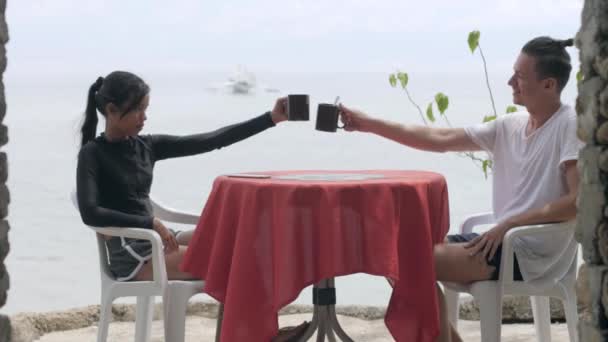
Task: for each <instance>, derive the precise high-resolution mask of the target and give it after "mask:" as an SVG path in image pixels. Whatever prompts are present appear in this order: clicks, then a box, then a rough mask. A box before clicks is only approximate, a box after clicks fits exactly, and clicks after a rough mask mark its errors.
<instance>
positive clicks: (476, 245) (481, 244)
mask: <svg viewBox="0 0 608 342" xmlns="http://www.w3.org/2000/svg"><path fill="white" fill-rule="evenodd" d="M511 228H513V225H511V224H508V223H500V224H498V225H497V226H495V227H494V228H492V229H490V230H488V231H487V232H485V233H483V234H481V235H479V236H478V237H476V238H475V239H473V240H471V241H470V242H469V243H467V244H466V245H465V246H464V248H467V249H470V250H471V256H475V255H478V254H480V255H481V256H482V257H483V259H485V260H487V261H490V260H492V258H493V257H494V254H496V250H497V249H498V246H500V244H501V243H502V239H503V238H504V237H505V234H506V233H507V231H509V229H511Z"/></svg>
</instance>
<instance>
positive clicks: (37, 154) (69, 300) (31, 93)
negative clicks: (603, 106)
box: [2, 72, 576, 314]
mask: <svg viewBox="0 0 608 342" xmlns="http://www.w3.org/2000/svg"><path fill="white" fill-rule="evenodd" d="M56 75H58V73H57V74H56ZM97 76H98V75H82V74H70V75H69V76H65V77H59V76H56V77H31V76H30V77H18V75H11V74H10V73H9V74H8V76H7V78H6V79H5V86H6V98H7V104H8V112H7V117H6V118H5V124H6V125H8V127H9V139H10V142H9V144H8V145H7V146H6V147H5V148H4V149H5V151H6V152H7V153H8V158H9V168H10V169H9V170H10V171H9V180H8V183H9V188H10V191H11V204H10V207H9V217H8V220H9V222H10V225H11V231H10V235H9V238H10V242H11V252H10V254H9V256H8V259H7V267H8V270H9V273H10V277H11V289H10V292H9V297H8V303H7V305H6V306H5V307H4V308H3V309H2V311H3V312H5V313H9V314H13V313H18V312H25V311H36V312H43V311H50V310H61V309H67V308H72V307H79V306H84V305H91V304H98V303H99V296H100V294H99V269H98V261H97V250H96V244H95V237H94V234H93V232H92V231H90V230H89V229H88V228H86V227H85V226H84V225H83V224H82V223H81V221H80V217H79V215H78V213H77V212H76V210H75V209H74V207H73V206H72V203H71V202H70V197H69V195H70V191H72V189H74V187H75V166H76V155H77V152H78V140H79V135H78V130H79V121H80V119H81V118H82V112H83V111H84V107H85V100H86V92H87V90H88V86H89V85H90V84H91V83H92V82H94V81H95V79H96V78H97ZM141 76H142V77H143V78H144V79H145V80H146V81H147V82H148V83H149V84H150V86H151V88H152V91H151V104H150V108H149V110H148V120H147V122H146V127H145V128H144V131H143V132H142V133H143V134H145V133H167V134H188V133H197V132H205V131H210V130H213V129H216V128H219V127H221V126H223V125H227V124H231V123H235V122H239V121H242V120H246V119H249V118H251V117H253V116H255V115H259V114H261V113H263V112H265V111H267V110H270V109H271V108H272V106H273V105H274V101H275V100H276V98H277V97H279V96H284V95H286V94H290V93H291V94H297V93H304V94H309V95H310V100H311V103H310V105H311V118H313V120H311V121H310V122H286V123H284V124H281V125H279V126H278V127H276V128H274V129H271V130H268V131H265V132H263V133H261V134H259V135H257V136H254V137H252V138H250V139H248V140H246V141H244V142H241V143H238V144H235V145H233V146H230V147H228V148H225V149H222V150H219V151H213V152H210V153H207V154H203V155H199V156H195V157H188V158H179V159H174V160H168V161H163V162H159V163H158V164H157V166H156V171H155V178H154V184H153V187H152V193H153V194H154V196H155V197H156V198H158V199H160V200H161V201H162V202H164V203H167V204H169V205H170V206H172V207H175V208H180V209H184V210H187V211H193V212H200V211H201V210H202V208H203V206H204V203H205V200H206V198H207V196H208V194H209V191H210V189H211V185H212V182H213V179H214V178H215V177H216V176H218V175H220V174H225V173H235V172H251V171H267V170H292V169H298V170H305V169H314V170H323V169H332V170H334V169H337V170H363V169H403V170H429V171H434V172H439V173H441V174H443V175H444V176H445V178H446V179H447V182H448V188H449V197H450V218H451V228H450V230H451V232H454V231H455V230H456V229H457V226H458V223H459V222H460V221H461V220H462V219H463V218H464V217H465V216H466V215H468V214H472V213H477V212H483V211H488V210H490V209H491V180H490V179H485V177H484V175H483V173H482V171H481V169H480V168H479V167H478V166H477V165H475V164H473V162H472V161H471V160H470V159H468V158H466V157H463V156H461V155H459V154H455V153H445V154H437V153H428V152H422V151H417V150H413V149H411V148H408V147H405V146H402V145H399V144H397V143H394V142H391V141H387V140H384V139H381V138H379V137H377V136H373V135H370V134H364V133H348V132H344V131H339V132H337V133H335V134H332V133H323V132H318V131H315V130H314V115H315V113H316V106H317V104H318V103H321V102H333V101H334V99H335V98H336V96H340V99H341V101H342V102H343V103H344V104H345V105H347V106H351V107H355V108H359V109H362V110H364V111H366V112H368V113H369V114H371V115H374V116H377V117H381V118H384V119H388V120H393V121H399V122H406V123H418V124H420V123H421V119H420V117H419V115H418V113H417V112H416V109H415V107H413V106H412V105H411V104H410V103H409V102H408V100H407V97H406V95H405V93H404V92H403V91H402V90H400V89H393V88H391V87H390V85H389V82H388V72H387V73H380V72H378V73H371V72H370V73H363V72H352V73H345V72H344V73H327V72H319V73H298V72H294V73H272V72H265V73H256V76H257V81H258V84H259V86H258V88H257V89H255V90H254V91H253V92H252V93H251V94H247V95H235V94H232V93H230V92H229V91H226V89H224V88H222V86H221V85H222V83H223V82H224V81H225V79H226V78H227V77H228V75H227V73H221V72H213V73H209V72H208V73H204V72H189V73H186V72H175V73H157V74H156V73H150V74H142V75H141ZM509 76H510V75H509V73H508V72H504V73H499V74H491V79H492V81H493V83H492V86H493V90H494V94H495V96H496V103H497V105H498V107H499V108H498V110H499V112H504V109H505V108H506V106H507V105H509V104H511V103H510V94H511V90H510V88H509V87H507V85H506V82H507V79H508V77H509ZM571 83H572V82H571ZM265 88H272V89H276V91H266V90H265ZM409 89H410V92H411V94H412V96H413V98H414V99H416V101H417V102H418V103H419V104H420V106H421V107H422V108H423V109H426V106H427V104H428V103H429V102H430V101H432V99H433V97H434V95H435V93H436V92H439V91H441V92H443V93H445V94H446V95H448V96H449V99H450V106H449V108H448V111H447V115H448V117H449V119H450V121H451V123H452V124H453V125H454V126H465V125H472V124H475V123H479V122H481V120H482V118H483V116H485V115H490V114H491V113H492V110H491V105H490V100H489V97H488V95H487V89H486V88H485V80H484V79H483V74H482V73H481V72H480V73H465V72H462V73H459V72H452V73H449V74H442V73H410V87H409ZM575 96H576V87H575V85H573V84H570V85H569V86H568V88H567V89H566V91H565V93H564V97H563V99H564V102H566V103H571V104H572V103H574V99H575ZM435 114H436V116H438V117H439V115H438V113H437V111H436V110H435ZM439 119H441V118H439ZM438 125H439V126H445V123H444V122H443V121H442V120H439V121H438ZM99 127H100V128H102V127H103V121H100V125H99ZM336 287H337V294H338V303H339V304H360V305H386V304H387V303H388V299H389V297H390V288H389V286H388V284H387V282H386V281H385V280H384V279H383V278H381V277H375V276H371V275H365V274H357V275H351V276H345V277H340V278H338V279H337V281H336ZM197 298H199V299H201V300H205V299H209V298H208V297H206V296H205V295H200V296H198V297H197ZM123 301H124V300H123ZM311 301H312V299H311V291H310V289H306V290H305V291H303V292H302V294H301V295H300V297H299V298H298V299H297V300H296V302H297V303H308V304H310V303H311ZM127 302H128V300H127Z"/></svg>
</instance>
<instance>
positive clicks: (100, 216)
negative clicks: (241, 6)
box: [77, 71, 286, 281]
mask: <svg viewBox="0 0 608 342" xmlns="http://www.w3.org/2000/svg"><path fill="white" fill-rule="evenodd" d="M149 93H150V88H149V87H148V85H147V84H146V83H145V82H144V81H143V80H142V79H141V78H140V77H138V76H136V75H134V74H132V73H129V72H124V71H114V72H112V73H110V74H109V75H108V76H106V77H105V78H103V77H99V78H98V79H97V81H96V82H95V83H94V84H93V85H91V87H90V89H89V94H88V101H87V107H86V112H85V120H84V123H83V126H82V130H81V132H82V143H81V148H80V153H79V155H78V168H77V195H78V206H79V208H80V215H81V217H82V220H83V221H84V223H85V224H87V225H90V226H98V227H102V226H118V227H139V228H148V229H154V230H155V231H156V232H157V233H158V234H159V235H160V237H161V239H162V241H163V245H164V247H165V261H166V265H167V276H168V278H169V279H191V278H192V276H191V275H190V274H188V273H184V272H181V271H180V270H179V264H180V263H181V261H182V258H183V256H184V253H185V251H186V247H185V246H186V245H188V242H189V241H190V238H191V236H192V232H183V233H176V232H174V231H172V230H169V229H168V228H167V227H165V225H164V224H163V223H162V222H161V221H160V220H158V219H157V218H155V217H154V215H153V211H152V206H151V204H150V198H149V194H150V187H151V185H152V171H153V169H154V164H155V163H156V161H159V160H163V159H168V158H175V157H183V156H191V155H195V154H199V153H204V152H209V151H212V150H215V149H219V148H222V147H225V146H228V145H231V144H233V143H235V142H238V141H241V140H244V139H246V138H248V137H250V136H252V135H255V134H257V133H260V132H262V131H264V130H266V129H268V128H270V127H272V126H274V125H276V124H277V123H279V122H281V121H284V120H286V115H285V109H284V108H285V98H280V99H278V100H277V101H276V104H275V106H274V109H273V110H272V111H269V112H266V113H264V114H262V115H260V116H258V117H256V118H253V119H251V120H248V121H245V122H242V123H239V124H235V125H231V126H227V127H224V128H221V129H218V130H216V131H213V132H209V133H203V134H195V135H188V136H170V135H139V132H140V131H141V130H142V129H143V127H144V122H145V121H146V119H147V117H146V109H147V108H148V104H149V102H150V94H149ZM97 111H99V113H101V114H102V115H103V116H104V117H105V122H106V127H105V131H104V132H103V133H101V135H99V136H97V137H95V135H96V128H97V121H98V120H97ZM106 246H107V248H108V254H109V263H110V270H111V271H112V272H113V274H114V275H115V276H116V278H117V279H118V280H122V281H127V280H150V279H152V264H151V263H149V262H147V261H148V260H149V259H150V256H151V251H152V247H151V244H150V242H149V241H147V240H139V239H128V238H122V237H106Z"/></svg>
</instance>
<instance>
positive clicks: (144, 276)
mask: <svg viewBox="0 0 608 342" xmlns="http://www.w3.org/2000/svg"><path fill="white" fill-rule="evenodd" d="M181 235H183V234H179V236H180V237H181ZM185 253H186V246H179V249H178V250H176V251H173V252H171V253H168V254H165V264H166V266H167V278H168V279H169V280H189V279H195V277H194V276H192V275H191V274H190V273H186V272H182V271H180V270H179V265H180V264H181V262H182V260H183V259H184V254H185ZM152 275H153V272H152V263H151V262H148V263H146V264H145V265H144V266H143V267H142V268H141V269H140V270H139V272H138V273H137V275H136V276H135V278H133V280H152Z"/></svg>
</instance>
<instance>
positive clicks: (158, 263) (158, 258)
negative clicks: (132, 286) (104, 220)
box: [89, 226, 168, 288]
mask: <svg viewBox="0 0 608 342" xmlns="http://www.w3.org/2000/svg"><path fill="white" fill-rule="evenodd" d="M89 227H90V228H91V229H93V230H94V231H95V232H97V233H98V234H102V235H108V236H118V237H126V238H131V239H141V240H148V241H150V243H151V244H152V258H151V260H152V273H153V275H152V277H153V281H154V283H156V284H157V285H158V286H159V287H160V288H165V287H166V286H167V284H168V283H167V267H166V265H165V253H164V250H163V242H162V240H161V238H160V235H158V233H157V232H155V231H154V230H152V229H146V228H129V227H124V228H123V227H120V228H115V227H103V228H102V227H91V226H89Z"/></svg>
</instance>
